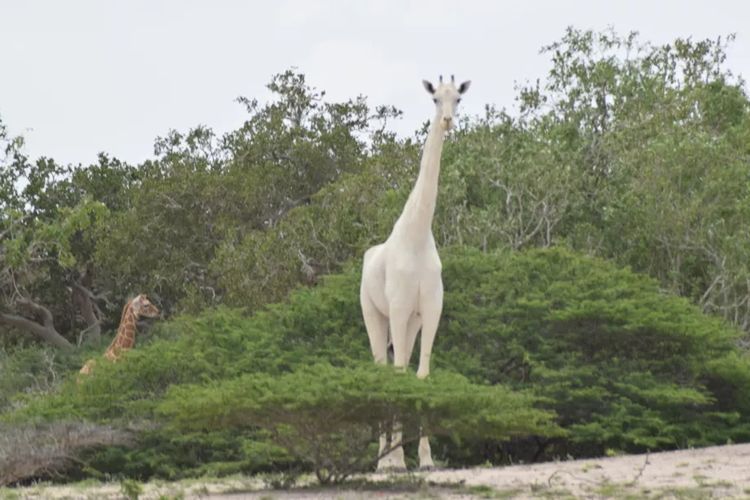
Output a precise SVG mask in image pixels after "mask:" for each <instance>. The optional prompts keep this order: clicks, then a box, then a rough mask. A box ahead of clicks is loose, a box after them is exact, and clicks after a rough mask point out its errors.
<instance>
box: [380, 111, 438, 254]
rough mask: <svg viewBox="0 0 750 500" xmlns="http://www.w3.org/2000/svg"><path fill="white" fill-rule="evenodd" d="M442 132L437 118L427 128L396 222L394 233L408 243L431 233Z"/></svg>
mask: <svg viewBox="0 0 750 500" xmlns="http://www.w3.org/2000/svg"><path fill="white" fill-rule="evenodd" d="M444 137H445V132H444V130H443V128H442V127H441V125H440V116H439V115H437V116H435V118H434V119H433V120H432V123H431V124H430V129H429V132H428V133H427V139H426V140H425V143H424V150H423V151H422V161H421V162H420V165H419V176H418V177H417V181H416V183H415V184H414V188H413V189H412V190H411V193H410V194H409V198H408V199H407V200H406V205H404V210H403V212H401V216H400V217H399V218H398V220H397V221H396V225H395V226H394V228H393V232H394V233H395V232H397V231H398V232H399V233H400V234H404V235H406V236H407V237H408V238H410V239H412V238H413V239H414V240H417V239H420V238H421V237H425V236H427V235H429V234H431V233H432V218H433V216H434V215H435V204H436V202H437V193H438V178H439V177H440V157H441V155H442V153H443V141H444Z"/></svg>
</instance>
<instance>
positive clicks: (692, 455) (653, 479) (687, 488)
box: [0, 444, 750, 500]
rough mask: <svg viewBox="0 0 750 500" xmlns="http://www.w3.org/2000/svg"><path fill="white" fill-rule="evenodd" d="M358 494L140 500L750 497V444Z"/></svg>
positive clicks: (77, 490) (298, 492)
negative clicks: (201, 499) (200, 499)
mask: <svg viewBox="0 0 750 500" xmlns="http://www.w3.org/2000/svg"><path fill="white" fill-rule="evenodd" d="M358 479H359V480H364V481H366V482H367V484H364V485H363V486H358V487H357V489H352V488H348V489H347V488H339V489H320V488H314V487H311V488H306V489H305V488H302V489H295V490H269V489H265V488H266V486H264V483H263V481H261V480H259V479H258V478H229V479H225V480H213V481H191V482H182V483H149V484H147V485H144V486H143V491H142V493H141V495H140V498H143V499H145V498H163V499H167V498H175V499H178V498H207V499H208V498H210V499H222V500H229V499H242V498H251V499H264V500H265V499H273V498H279V499H291V498H309V499H322V498H342V499H365V498H380V499H390V498H446V499H459V498H566V497H567V498H696V499H698V498H701V499H702V498H749V499H750V444H742V445H730V446H715V447H710V448H701V449H694V450H681V451H674V452H666V453H654V454H649V455H628V456H621V457H611V458H601V459H587V460H570V461H565V462H549V463H543V464H537V465H516V466H511V467H497V468H473V469H461V470H438V471H432V472H425V473H421V472H420V473H413V474H399V475H391V476H386V475H383V474H369V475H366V476H362V477H360V478H358ZM0 498H24V499H25V498H45V499H46V498H50V499H53V498H58V499H62V498H70V499H79V498H80V499H100V498H102V499H105V498H106V499H114V498H124V492H123V487H122V485H121V484H119V483H110V484H97V485H72V486H44V485H40V486H36V487H28V488H22V489H4V490H0Z"/></svg>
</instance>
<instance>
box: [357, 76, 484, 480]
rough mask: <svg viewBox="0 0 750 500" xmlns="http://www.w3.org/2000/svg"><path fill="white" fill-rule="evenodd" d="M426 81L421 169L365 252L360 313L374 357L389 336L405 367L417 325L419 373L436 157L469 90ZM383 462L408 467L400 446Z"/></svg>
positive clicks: (431, 324) (429, 316)
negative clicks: (395, 214) (429, 107)
mask: <svg viewBox="0 0 750 500" xmlns="http://www.w3.org/2000/svg"><path fill="white" fill-rule="evenodd" d="M424 85H425V88H426V89H427V91H428V92H430V93H431V94H432V96H433V100H434V101H435V104H436V107H437V111H436V115H435V117H434V119H433V120H432V122H431V124H430V129H429V132H428V134H427V139H426V140H425V145H424V150H423V152H422V161H421V162H420V168H419V176H418V177H417V181H416V183H415V185H414V189H413V190H412V192H411V194H409V198H408V200H407V201H406V205H405V206H404V210H403V212H402V213H401V216H400V217H399V218H398V220H397V221H396V224H395V225H394V226H393V231H392V232H391V234H390V236H389V237H388V239H387V240H386V241H385V242H384V243H382V244H380V245H376V246H374V247H372V248H370V249H369V250H367V252H365V256H364V265H363V269H362V284H361V288H360V302H361V305H362V315H363V317H364V320H365V326H366V327H367V334H368V336H369V339H370V348H371V349H372V354H373V357H374V358H375V362H376V363H383V364H385V363H386V362H387V353H388V342H389V339H390V341H391V342H392V344H393V364H394V366H395V367H397V368H406V367H407V366H408V364H409V359H410V358H411V355H412V351H413V349H414V344H415V341H416V338H417V334H418V333H419V331H420V329H421V331H422V338H421V341H420V353H419V366H418V369H417V376H418V377H419V378H425V377H427V376H428V375H429V373H430V356H431V353H432V344H433V342H434V340H435V333H436V332H437V327H438V322H439V321H440V314H441V312H442V309H443V280H442V276H441V263H440V256H439V255H438V251H437V247H436V246H435V238H434V237H433V235H432V219H433V215H434V213H435V204H436V201H437V191H438V178H439V175H440V157H441V154H442V150H443V140H444V137H445V133H446V132H447V131H448V130H449V129H450V128H451V127H452V124H453V119H454V114H455V109H456V106H457V104H458V102H459V101H460V94H462V93H463V92H465V91H466V90H467V89H468V87H469V82H465V83H462V84H461V85H460V86H459V87H458V88H456V87H455V85H454V84H453V82H452V81H451V83H449V84H443V83H442V78H441V84H440V85H439V86H438V88H437V89H435V88H434V87H433V86H432V84H430V83H429V82H426V81H425V82H424ZM389 331H390V336H389ZM400 441H401V433H400V431H399V430H398V429H394V432H393V433H392V436H391V443H393V444H398V443H400ZM387 446H389V445H388V442H387V439H386V436H385V434H384V435H382V436H381V438H380V451H381V454H382V451H383V450H384V449H385V448H386V447H387ZM419 465H420V467H422V468H426V467H432V466H433V462H432V456H431V452H430V443H429V441H428V439H427V437H424V436H423V437H422V438H421V439H420V443H419ZM383 468H400V469H403V468H405V461H404V455H403V449H402V448H401V447H400V446H397V447H396V449H395V450H394V451H393V452H392V453H390V454H389V455H387V456H386V457H384V458H382V459H381V460H380V461H379V463H378V469H383Z"/></svg>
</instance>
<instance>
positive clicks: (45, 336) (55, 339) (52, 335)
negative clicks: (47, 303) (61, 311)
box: [0, 298, 73, 349]
mask: <svg viewBox="0 0 750 500" xmlns="http://www.w3.org/2000/svg"><path fill="white" fill-rule="evenodd" d="M17 303H18V304H19V305H22V306H24V307H26V308H28V309H29V310H30V311H31V312H32V313H33V314H34V315H35V316H39V317H41V318H42V323H39V322H37V321H34V320H31V319H28V318H26V317H24V316H20V315H17V314H8V313H0V321H2V322H4V323H6V324H8V325H11V326H15V327H16V328H19V329H21V330H24V331H26V332H28V333H31V334H32V335H34V336H36V337H37V338H39V339H40V340H43V341H45V342H47V343H48V344H51V345H53V346H55V347H57V348H59V349H72V348H73V344H71V343H70V342H68V340H67V339H66V338H65V337H63V336H62V335H60V334H59V333H58V331H57V330H55V324H54V321H53V317H52V313H51V312H50V310H49V309H47V308H46V307H44V306H42V305H39V304H37V303H35V302H33V301H31V300H29V299H26V298H21V299H18V300H17Z"/></svg>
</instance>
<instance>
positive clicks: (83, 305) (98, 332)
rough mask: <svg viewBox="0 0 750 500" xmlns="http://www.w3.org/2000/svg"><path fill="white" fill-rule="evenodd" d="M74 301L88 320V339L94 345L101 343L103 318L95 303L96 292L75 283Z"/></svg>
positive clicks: (85, 319)
mask: <svg viewBox="0 0 750 500" xmlns="http://www.w3.org/2000/svg"><path fill="white" fill-rule="evenodd" d="M73 303H74V304H75V305H76V307H77V308H78V310H79V311H80V312H81V316H83V320H84V321H85V322H86V330H84V331H85V332H86V336H87V337H88V338H87V339H86V340H87V341H88V342H90V343H92V344H94V345H97V346H98V345H99V344H100V343H101V340H102V327H101V319H100V318H99V317H98V316H97V314H96V313H97V311H98V309H99V308H98V307H96V304H95V303H94V294H93V293H91V291H90V290H89V289H88V288H86V287H84V286H83V285H80V284H78V283H74V284H73Z"/></svg>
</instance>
